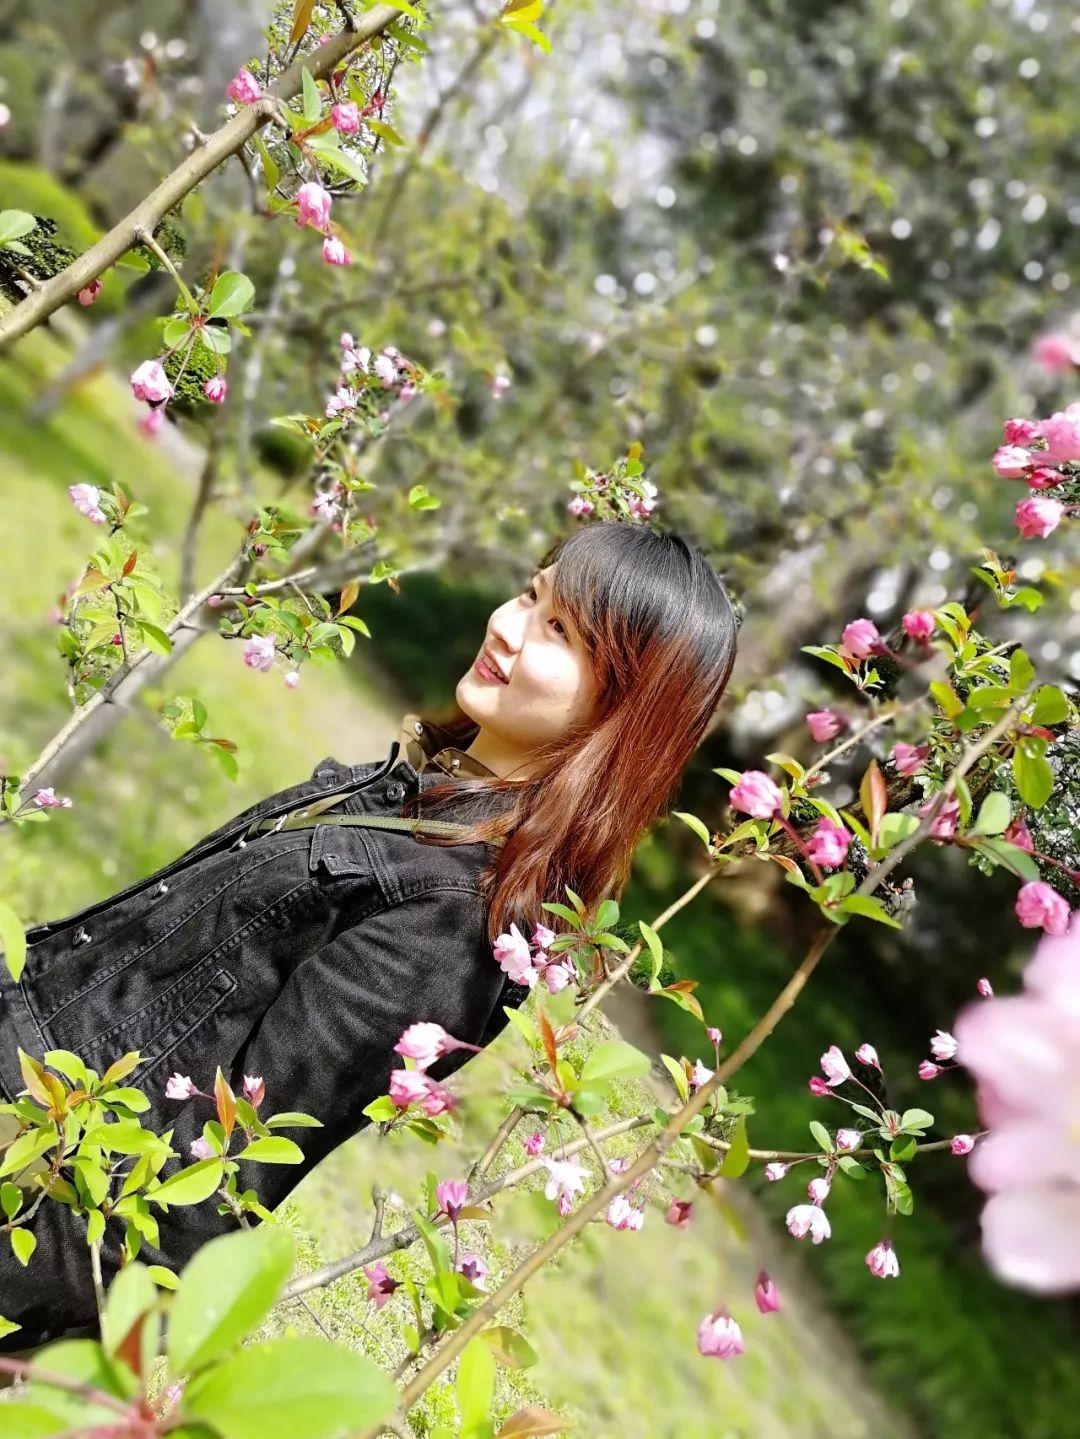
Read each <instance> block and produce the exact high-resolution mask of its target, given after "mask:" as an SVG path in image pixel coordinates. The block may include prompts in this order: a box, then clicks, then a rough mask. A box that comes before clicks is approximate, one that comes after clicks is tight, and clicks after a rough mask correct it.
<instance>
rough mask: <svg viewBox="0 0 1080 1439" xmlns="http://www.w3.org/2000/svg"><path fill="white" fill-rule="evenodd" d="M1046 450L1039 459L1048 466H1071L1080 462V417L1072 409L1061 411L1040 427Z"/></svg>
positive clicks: (1044, 421)
mask: <svg viewBox="0 0 1080 1439" xmlns="http://www.w3.org/2000/svg"><path fill="white" fill-rule="evenodd" d="M1039 430H1040V433H1041V434H1042V437H1043V439H1044V440H1045V441H1046V449H1045V450H1043V451H1042V452H1041V453H1040V455H1039V459H1040V461H1041V463H1043V464H1046V465H1061V464H1069V463H1071V462H1072V461H1073V460H1080V415H1078V414H1077V413H1076V411H1075V410H1073V409H1072V408H1071V407H1070V409H1068V410H1059V411H1058V412H1057V413H1056V414H1054V415H1051V416H1050V418H1049V419H1048V420H1043V421H1042V423H1041V424H1040V425H1039Z"/></svg>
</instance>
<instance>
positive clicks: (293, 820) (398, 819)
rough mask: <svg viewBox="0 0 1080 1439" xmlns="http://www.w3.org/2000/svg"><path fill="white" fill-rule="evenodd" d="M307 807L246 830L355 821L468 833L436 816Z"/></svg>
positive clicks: (463, 827)
mask: <svg viewBox="0 0 1080 1439" xmlns="http://www.w3.org/2000/svg"><path fill="white" fill-rule="evenodd" d="M311 808H312V807H310V806H309V807H308V808H306V809H300V810H294V811H293V812H292V813H291V814H289V815H287V816H286V817H285V818H284V820H269V819H267V820H259V821H257V822H256V823H255V824H253V825H252V826H251V828H250V830H249V831H248V833H249V834H259V833H262V832H268V831H270V830H275V831H276V830H284V829H314V828H315V826H316V825H320V824H346V825H349V824H355V825H362V826H363V827H364V828H365V829H400V830H408V831H409V832H410V833H411V834H441V835H461V836H464V835H466V834H468V833H469V830H468V827H467V826H466V825H461V824H452V823H451V822H450V821H449V820H439V819H406V818H405V817H404V816H401V815H388V814H324V813H315V814H312V813H311ZM479 842H480V843H484V844H496V845H500V844H502V842H503V841H502V838H501V837H500V838H498V839H491V840H483V841H479Z"/></svg>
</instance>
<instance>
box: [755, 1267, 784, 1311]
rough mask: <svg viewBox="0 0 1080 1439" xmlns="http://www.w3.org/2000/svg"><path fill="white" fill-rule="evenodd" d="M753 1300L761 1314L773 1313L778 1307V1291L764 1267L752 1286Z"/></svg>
mask: <svg viewBox="0 0 1080 1439" xmlns="http://www.w3.org/2000/svg"><path fill="white" fill-rule="evenodd" d="M754 1302H755V1303H756V1304H757V1307H758V1309H759V1310H760V1311H761V1313H762V1314H774V1313H775V1312H776V1310H777V1309H779V1308H780V1291H779V1289H777V1287H776V1285H775V1284H774V1283H773V1281H772V1280H771V1279H770V1278H769V1276H768V1274H766V1272H765V1270H764V1269H763V1270H762V1271H761V1273H760V1274H759V1275H758V1279H757V1284H755V1286H754Z"/></svg>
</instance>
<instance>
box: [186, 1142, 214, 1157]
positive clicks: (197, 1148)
mask: <svg viewBox="0 0 1080 1439" xmlns="http://www.w3.org/2000/svg"><path fill="white" fill-rule="evenodd" d="M188 1152H189V1153H190V1155H191V1157H192V1159H213V1158H214V1157H215V1155H216V1153H217V1151H216V1150H215V1149H214V1146H213V1145H212V1144H211V1143H210V1141H209V1139H205V1138H199V1139H193V1140H192V1141H191V1143H190V1144H189V1145H188Z"/></svg>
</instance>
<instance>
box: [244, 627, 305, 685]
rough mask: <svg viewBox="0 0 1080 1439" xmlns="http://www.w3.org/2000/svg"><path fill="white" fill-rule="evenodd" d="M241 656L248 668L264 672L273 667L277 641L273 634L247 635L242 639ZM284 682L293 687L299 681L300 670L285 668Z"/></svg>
mask: <svg viewBox="0 0 1080 1439" xmlns="http://www.w3.org/2000/svg"><path fill="white" fill-rule="evenodd" d="M243 656H244V664H245V665H246V666H247V667H248V669H252V670H259V671H261V672H262V673H263V674H265V673H266V672H267V671H269V670H272V669H273V668H274V660H275V659H276V657H277V641H276V640H275V639H274V637H273V635H248V636H247V638H246V639H245V640H244V648H243ZM285 683H286V685H287V686H288V687H289V689H295V688H296V686H297V685H298V684H299V683H300V671H299V670H298V669H293V668H289V669H288V670H286V672H285Z"/></svg>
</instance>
